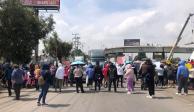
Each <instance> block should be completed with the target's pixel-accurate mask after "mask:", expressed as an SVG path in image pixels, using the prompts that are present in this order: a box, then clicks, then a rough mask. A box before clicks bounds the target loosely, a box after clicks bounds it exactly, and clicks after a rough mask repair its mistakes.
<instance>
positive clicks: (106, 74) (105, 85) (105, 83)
mask: <svg viewBox="0 0 194 112" xmlns="http://www.w3.org/2000/svg"><path fill="white" fill-rule="evenodd" d="M108 69H109V65H108V63H107V64H105V66H104V68H103V69H102V73H103V76H104V87H105V88H106V87H107V86H108Z"/></svg>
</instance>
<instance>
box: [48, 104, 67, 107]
mask: <svg viewBox="0 0 194 112" xmlns="http://www.w3.org/2000/svg"><path fill="white" fill-rule="evenodd" d="M68 106H70V104H48V107H51V108H59V107H68Z"/></svg>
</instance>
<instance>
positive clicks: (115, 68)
mask: <svg viewBox="0 0 194 112" xmlns="http://www.w3.org/2000/svg"><path fill="white" fill-rule="evenodd" d="M185 63H186V61H184V60H182V61H180V62H179V65H178V66H177V67H176V66H172V65H171V64H165V63H160V65H159V67H157V66H156V65H155V64H154V63H153V62H152V61H151V60H150V59H146V60H145V61H144V62H142V63H141V64H139V65H138V64H136V63H128V64H114V63H112V62H105V64H104V65H103V66H101V65H100V63H99V62H96V64H95V65H92V64H91V63H88V64H87V65H85V66H84V67H83V65H74V66H70V65H65V64H63V63H59V64H58V66H55V65H53V64H43V65H41V66H40V65H39V64H30V65H29V67H28V66H25V65H17V64H14V65H11V64H10V63H8V62H7V63H5V64H2V65H1V66H0V78H1V79H2V82H3V83H4V84H5V85H6V87H7V90H8V95H9V96H11V95H12V91H11V90H12V88H13V89H14V92H15V95H16V100H19V99H20V90H21V88H23V87H26V88H32V87H34V88H35V89H36V90H37V91H40V95H39V97H38V102H37V103H38V105H47V104H46V102H45V100H46V95H47V93H48V90H49V87H53V88H54V90H55V92H59V93H61V92H62V89H63V87H64V86H66V87H68V86H71V87H73V86H74V84H75V85H76V86H75V92H77V93H79V92H80V91H79V90H81V92H82V93H84V92H85V90H84V88H83V83H84V82H86V85H87V87H88V88H89V90H91V91H100V90H101V87H104V88H107V91H111V88H112V85H113V88H114V92H117V88H118V87H119V86H120V87H121V88H126V90H127V94H133V93H134V86H135V83H136V82H137V81H138V80H139V79H140V80H141V81H140V82H141V89H142V90H146V89H148V93H149V95H148V96H147V98H153V97H154V95H155V87H157V86H160V87H161V88H163V87H165V86H166V87H175V85H176V84H177V85H178V89H177V94H179V95H182V92H181V90H182V88H184V95H187V94H188V78H189V71H188V68H187V67H186V66H185ZM84 75H85V76H84ZM124 82H125V83H126V85H124V84H125V83H124ZM93 83H94V84H93ZM93 85H94V86H93ZM41 100H42V104H41Z"/></svg>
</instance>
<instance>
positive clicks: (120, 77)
mask: <svg viewBox="0 0 194 112" xmlns="http://www.w3.org/2000/svg"><path fill="white" fill-rule="evenodd" d="M116 67H117V75H118V77H117V87H119V80H121V88H123V75H124V69H125V64H124V65H122V64H119V65H118V64H116Z"/></svg>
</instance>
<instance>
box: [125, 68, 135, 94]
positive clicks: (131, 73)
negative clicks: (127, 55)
mask: <svg viewBox="0 0 194 112" xmlns="http://www.w3.org/2000/svg"><path fill="white" fill-rule="evenodd" d="M125 77H126V78H127V90H128V92H127V94H132V93H133V91H134V84H133V83H134V81H135V74H134V70H133V68H132V66H131V65H130V64H128V65H127V69H126V73H125Z"/></svg>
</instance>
